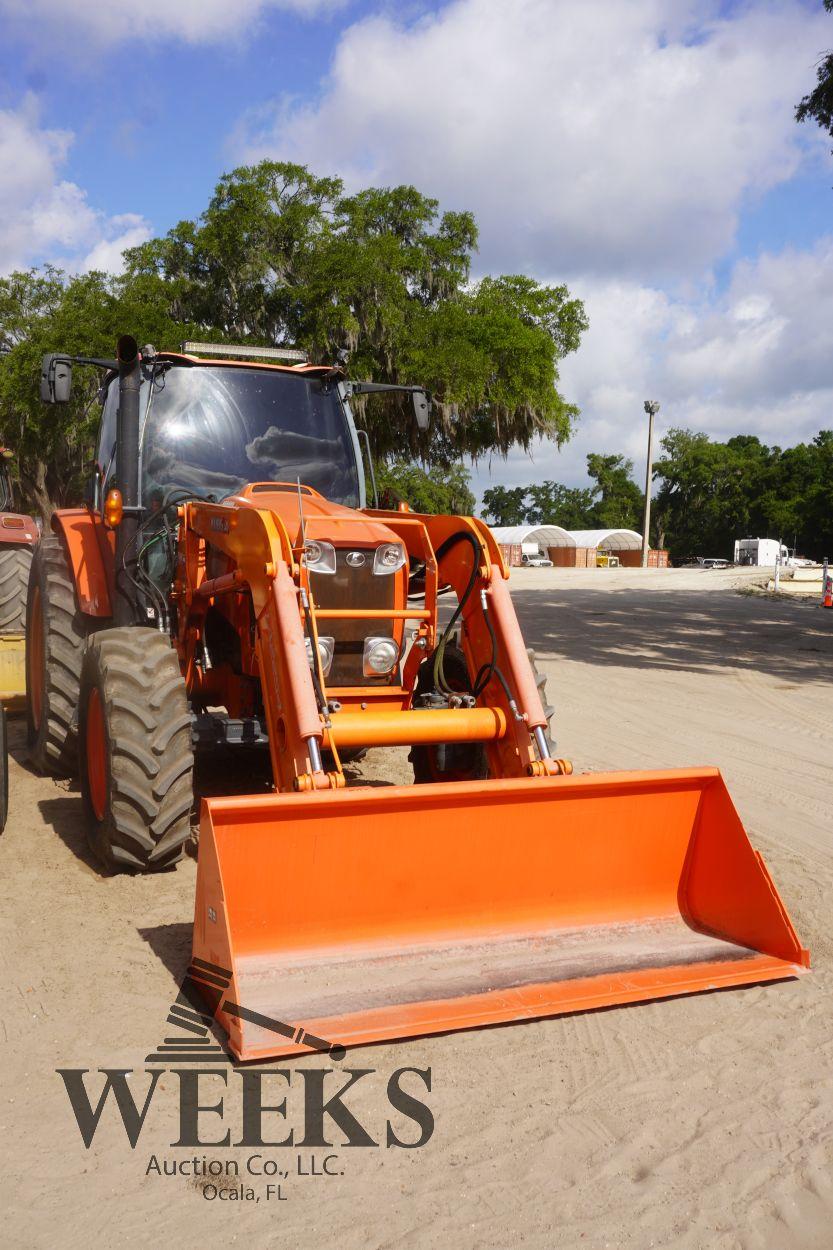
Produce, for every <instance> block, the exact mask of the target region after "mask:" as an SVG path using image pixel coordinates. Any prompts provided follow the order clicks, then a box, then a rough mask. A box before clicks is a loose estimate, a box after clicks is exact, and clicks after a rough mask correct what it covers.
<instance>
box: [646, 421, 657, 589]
mask: <svg viewBox="0 0 833 1250" xmlns="http://www.w3.org/2000/svg"><path fill="white" fill-rule="evenodd" d="M645 411H646V412H647V414H648V463H647V464H646V465H645V521H644V524H643V527H642V567H643V569H647V567H648V546H649V533H650V529H651V454H652V450H653V443H654V417H655V416H656V415H657V413H658V412H659V404H658V403H657V401H656V400H655V399H646V400H645Z"/></svg>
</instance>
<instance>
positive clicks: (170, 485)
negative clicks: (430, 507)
mask: <svg viewBox="0 0 833 1250" xmlns="http://www.w3.org/2000/svg"><path fill="white" fill-rule="evenodd" d="M148 386H149V383H147V382H146V383H144V384H143V388H142V389H143V391H145V392H146V391H147V388H148ZM299 478H300V480H301V484H302V485H303V486H311V487H313V489H314V490H317V491H320V492H321V494H322V495H324V496H325V497H326V498H327V499H331V500H332V501H333V502H334V503H340V504H345V505H347V506H348V507H353V508H357V507H358V506H359V476H358V469H357V465H356V454H355V450H354V446H353V439H352V436H351V432H350V429H349V427H348V424H347V419H346V416H345V414H344V409H343V408H342V406H341V402H340V400H339V397H338V393H337V391H336V389H335V388H334V387H329V388H327V387H325V385H324V384H323V383H322V381H321V380H320V379H319V378H310V377H305V376H303V375H299V376H293V375H292V374H291V373H281V372H277V371H274V372H273V371H271V370H267V369H241V368H239V367H236V368H228V367H226V368H223V367H215V366H211V365H199V366H195V367H190V368H185V367H181V366H174V367H172V368H169V369H165V370H162V371H160V370H157V371H156V372H155V377H154V381H153V394H152V396H151V400H150V404H149V409H148V411H147V416H146V419H145V423H144V432H143V438H142V500H143V503H144V504H145V506H146V507H147V506H148V505H149V504H151V502H152V501H153V500H154V499H161V497H162V496H163V495H164V494H165V493H167V492H168V491H170V490H173V489H177V488H179V489H182V490H186V491H188V492H189V493H191V494H193V495H198V496H201V497H202V498H207V497H209V496H210V497H212V498H213V499H215V500H217V501H219V500H221V499H223V498H225V496H226V495H231V494H234V492H235V491H238V490H240V488H241V487H242V486H245V485H246V484H247V483H248V482H295V481H296V480H297V479H299Z"/></svg>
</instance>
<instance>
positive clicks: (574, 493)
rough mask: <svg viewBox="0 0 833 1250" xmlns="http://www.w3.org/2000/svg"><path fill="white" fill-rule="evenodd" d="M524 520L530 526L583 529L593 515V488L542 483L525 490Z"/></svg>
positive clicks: (588, 524)
mask: <svg viewBox="0 0 833 1250" xmlns="http://www.w3.org/2000/svg"><path fill="white" fill-rule="evenodd" d="M527 495H528V496H529V503H528V505H527V509H526V517H525V519H526V521H528V522H529V524H530V525H560V526H561V528H562V529H565V530H580V529H587V528H588V527H589V526H590V525H591V523H592V522H591V518H592V514H593V491H592V490H588V489H584V490H582V489H581V488H580V487H570V486H562V485H561V484H560V483H558V482H542V483H541V484H540V486H530V487H529V488H528V490H527Z"/></svg>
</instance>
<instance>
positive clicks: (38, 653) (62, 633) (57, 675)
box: [26, 534, 90, 777]
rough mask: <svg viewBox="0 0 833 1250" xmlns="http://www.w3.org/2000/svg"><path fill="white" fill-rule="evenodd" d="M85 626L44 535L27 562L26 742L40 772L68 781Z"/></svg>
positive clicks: (57, 552)
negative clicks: (28, 564)
mask: <svg viewBox="0 0 833 1250" xmlns="http://www.w3.org/2000/svg"><path fill="white" fill-rule="evenodd" d="M89 628H90V625H89V620H88V618H87V617H85V616H84V615H83V614H82V613H81V612H79V610H78V605H77V604H76V602H75V583H74V581H73V577H72V572H71V569H70V565H69V560H68V559H67V556H66V552H65V550H64V544H63V542H62V540H61V539H60V538H59V536H58V535H57V534H44V535H43V537H42V538H41V540H40V542H39V544H38V547H37V550H36V551H35V555H34V558H33V560H32V567H31V571H30V573H29V593H28V596H27V605H26V738H27V745H28V748H29V758H30V759H31V761H32V763H33V764H34V765H35V767H36V768H37V769H38V770H39V771H40V772H42V773H52V774H53V776H56V777H71V776H73V774H74V773H75V769H76V766H77V750H76V718H77V715H78V692H79V687H80V679H81V660H82V657H83V654H84V643H85V641H86V637H87V633H88V631H89Z"/></svg>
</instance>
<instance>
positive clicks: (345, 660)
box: [310, 547, 398, 686]
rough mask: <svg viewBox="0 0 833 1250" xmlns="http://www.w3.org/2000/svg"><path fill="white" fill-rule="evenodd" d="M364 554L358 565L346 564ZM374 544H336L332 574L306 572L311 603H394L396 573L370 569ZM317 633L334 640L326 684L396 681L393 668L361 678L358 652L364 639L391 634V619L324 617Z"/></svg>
mask: <svg viewBox="0 0 833 1250" xmlns="http://www.w3.org/2000/svg"><path fill="white" fill-rule="evenodd" d="M353 552H356V553H359V552H360V553H361V555H363V556H364V564H362V565H360V567H358V568H354V567H351V566H350V565H349V564H348V563H347V557H348V556H349V555H350V554H351V553H353ZM375 554H376V548H375V547H369V548H368V547H337V548H336V571H335V573H310V586H311V588H312V593H313V597H314V599H315V605H316V607H318V608H393V607H394V606H395V603H396V580H397V579H396V576H395V575H391V574H386V575H382V576H377V575H376V574H374V572H373V557H374V556H375ZM318 632H319V634H325V635H329V636H330V637H331V638H334V639H335V652H334V654H333V665H332V668H331V669H330V672H329V676H328V677H327V685H328V686H389V685H391V683H393V682H396V681H398V674H397V672H396V670H394V672H393V673H391V674H389V675H388V676H387V677H365V676H364V674H363V672H362V654H363V652H364V640H365V638H371V637H373V636H374V635H381V636H384V637H388V638H392V637H393V620H392V619H385V618H383V617H379V618H377V619H374V620H370V621H368V620H359V621H350V620H327V619H324V620H322V621H319V622H318Z"/></svg>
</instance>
